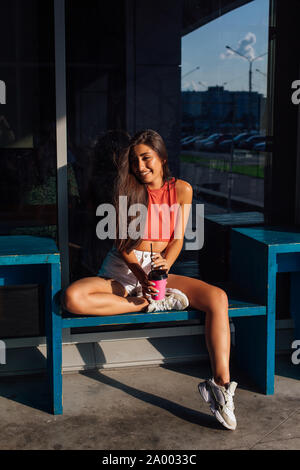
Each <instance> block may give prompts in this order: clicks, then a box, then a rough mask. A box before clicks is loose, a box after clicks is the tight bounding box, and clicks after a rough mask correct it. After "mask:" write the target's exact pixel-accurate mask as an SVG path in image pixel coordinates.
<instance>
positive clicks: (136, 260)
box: [64, 130, 237, 429]
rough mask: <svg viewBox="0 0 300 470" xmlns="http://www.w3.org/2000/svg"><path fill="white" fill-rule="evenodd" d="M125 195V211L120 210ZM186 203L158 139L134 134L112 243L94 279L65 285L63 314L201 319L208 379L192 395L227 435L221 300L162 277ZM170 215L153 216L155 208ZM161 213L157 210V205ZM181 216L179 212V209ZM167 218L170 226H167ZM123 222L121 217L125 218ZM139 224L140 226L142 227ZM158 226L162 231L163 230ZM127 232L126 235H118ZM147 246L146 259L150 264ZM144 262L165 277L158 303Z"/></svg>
mask: <svg viewBox="0 0 300 470" xmlns="http://www.w3.org/2000/svg"><path fill="white" fill-rule="evenodd" d="M124 196H126V203H127V206H126V208H127V212H126V210H125V211H124V208H123V206H120V198H121V197H123V199H124ZM191 203H192V187H191V186H190V184H189V183H187V182H185V181H183V180H180V179H177V180H175V178H171V176H170V172H169V169H168V165H167V151H166V147H165V145H164V142H163V140H162V138H161V136H160V135H159V134H157V133H156V132H155V131H152V130H146V131H142V132H139V133H138V134H136V135H135V136H134V137H133V138H132V139H131V141H130V144H129V146H128V148H127V149H126V151H125V152H124V154H123V156H122V157H121V159H120V161H119V168H118V178H117V182H116V188H115V208H116V214H117V219H116V220H117V231H116V233H117V236H118V238H117V240H116V243H115V247H114V248H113V249H112V250H111V251H110V252H109V253H108V255H107V256H106V258H105V260H104V262H103V264H102V266H101V268H100V271H99V273H98V276H97V277H88V278H84V279H81V280H79V281H76V282H74V283H73V284H71V285H70V286H69V287H68V288H67V289H66V292H65V301H64V302H65V307H66V309H67V310H68V311H70V312H72V313H75V314H81V315H116V314H121V313H127V312H139V311H150V312H151V311H160V310H171V309H177V310H183V309H185V308H186V307H187V306H188V305H190V306H191V307H192V308H194V309H198V310H201V311H204V312H205V313H206V320H205V337H206V344H207V348H208V351H209V355H210V361H211V366H212V371H213V378H212V379H210V380H207V381H205V382H203V383H200V384H199V392H200V394H201V396H202V397H203V398H204V400H205V401H206V402H207V403H209V404H210V408H211V411H212V412H213V414H214V415H215V417H216V418H217V419H218V421H220V422H221V423H222V424H223V425H224V426H225V427H226V428H228V429H235V428H236V419H235V415H234V404H233V396H234V391H235V388H236V386H237V384H236V382H230V373H229V354H230V328H229V319H228V300H227V295H226V293H225V292H224V291H223V290H221V289H220V288H218V287H215V286H212V285H209V284H207V283H205V282H203V281H200V280H198V279H193V278H190V277H186V276H179V275H176V274H171V273H169V271H170V269H171V267H172V265H173V263H174V262H175V260H176V259H177V257H178V255H179V253H180V251H181V249H182V246H183V240H184V229H185V227H186V223H187V218H188V213H187V211H186V210H185V209H184V207H185V208H186V207H189V205H190V204H191ZM134 204H143V205H144V206H145V207H146V208H147V209H148V212H147V215H146V221H145V220H144V222H142V221H141V224H140V226H139V228H140V234H142V235H141V236H139V237H136V236H130V230H128V229H129V226H130V223H131V222H132V221H133V217H132V216H131V217H129V216H128V214H130V211H129V209H130V207H132V206H133V205H134ZM160 205H164V207H167V208H170V209H171V208H172V210H169V211H165V212H163V215H164V217H162V216H161V212H160V213H159V212H157V207H159V206H160ZM162 207H163V206H162ZM180 209H181V210H180ZM166 214H168V216H169V219H170V220H166V219H165V217H166ZM125 215H126V216H125ZM145 222H146V223H145ZM165 226H167V227H168V228H169V233H168V230H165V229H164V228H165ZM124 230H126V234H127V236H124ZM151 244H152V251H153V256H152V260H151V255H150V252H151ZM151 261H152V262H153V264H154V267H155V268H158V269H164V270H166V271H167V273H168V280H167V293H166V296H165V299H164V300H157V301H156V300H152V299H151V298H150V294H152V295H153V293H155V292H156V290H155V288H154V286H153V283H152V282H151V281H149V280H148V273H149V271H150V270H151V267H152V266H151Z"/></svg>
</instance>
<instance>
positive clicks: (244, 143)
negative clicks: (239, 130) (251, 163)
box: [238, 135, 266, 150]
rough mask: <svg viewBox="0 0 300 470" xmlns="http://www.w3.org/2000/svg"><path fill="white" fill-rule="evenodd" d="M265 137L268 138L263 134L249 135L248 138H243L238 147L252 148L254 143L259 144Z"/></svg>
mask: <svg viewBox="0 0 300 470" xmlns="http://www.w3.org/2000/svg"><path fill="white" fill-rule="evenodd" d="M265 139H266V138H265V136H263V135H253V136H251V137H248V139H246V140H241V142H239V144H238V148H240V149H245V150H252V148H253V145H255V144H258V143H259V142H263V141H264V140H265Z"/></svg>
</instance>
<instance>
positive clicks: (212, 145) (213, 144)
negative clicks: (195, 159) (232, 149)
mask: <svg viewBox="0 0 300 470" xmlns="http://www.w3.org/2000/svg"><path fill="white" fill-rule="evenodd" d="M228 139H232V135H231V134H220V135H219V136H218V137H216V138H215V139H213V140H210V141H209V142H206V143H205V144H204V149H205V150H208V151H210V152H216V151H218V150H219V145H220V143H221V142H222V141H223V140H228Z"/></svg>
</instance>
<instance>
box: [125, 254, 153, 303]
mask: <svg viewBox="0 0 300 470" xmlns="http://www.w3.org/2000/svg"><path fill="white" fill-rule="evenodd" d="M120 254H121V256H122V258H123V259H124V261H125V263H126V264H127V266H128V267H129V269H130V270H131V271H132V272H133V274H134V275H135V277H136V278H137V280H138V281H139V282H140V284H141V286H142V290H143V293H144V295H149V294H153V293H155V294H156V293H157V292H158V290H157V289H156V288H155V287H153V286H154V285H155V284H154V282H152V281H149V280H148V276H147V274H146V273H145V271H144V270H143V268H142V267H141V265H140V264H139V262H138V260H137V257H136V256H135V253H134V251H133V250H132V251H131V252H130V253H126V251H122V252H120Z"/></svg>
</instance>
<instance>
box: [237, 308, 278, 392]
mask: <svg viewBox="0 0 300 470" xmlns="http://www.w3.org/2000/svg"><path fill="white" fill-rule="evenodd" d="M234 327H235V358H236V361H237V363H238V365H239V367H240V368H241V369H242V370H243V371H244V372H245V373H246V374H247V375H249V377H251V379H252V380H253V381H254V382H255V383H256V385H257V386H258V387H259V389H260V390H261V392H262V393H265V394H266V395H273V393H274V374H275V319H274V318H268V317H267V316H256V317H255V316H253V317H243V318H235V319H234Z"/></svg>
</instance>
